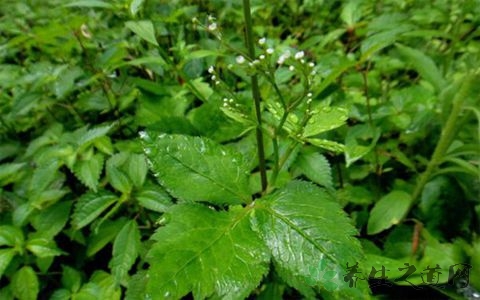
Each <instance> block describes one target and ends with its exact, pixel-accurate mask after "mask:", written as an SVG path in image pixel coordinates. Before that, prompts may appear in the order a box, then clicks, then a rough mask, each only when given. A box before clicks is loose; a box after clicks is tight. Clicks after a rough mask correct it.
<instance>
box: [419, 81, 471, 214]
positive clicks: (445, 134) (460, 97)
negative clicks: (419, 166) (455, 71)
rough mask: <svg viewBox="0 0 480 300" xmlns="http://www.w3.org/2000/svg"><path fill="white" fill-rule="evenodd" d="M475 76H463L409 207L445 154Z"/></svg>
mask: <svg viewBox="0 0 480 300" xmlns="http://www.w3.org/2000/svg"><path fill="white" fill-rule="evenodd" d="M475 77H476V76H475V75H473V76H471V75H470V76H468V75H467V76H466V78H465V81H464V82H463V83H462V85H461V87H460V89H459V91H458V92H457V94H456V95H455V98H453V103H452V110H451V112H450V115H449V116H448V119H447V123H446V124H445V127H444V128H443V130H442V133H441V135H440V140H439V141H438V144H437V146H436V147H435V150H434V152H433V155H432V158H431V159H430V161H429V163H428V165H427V168H426V170H425V171H424V172H423V174H422V175H421V177H420V180H419V181H418V183H417V186H416V187H415V190H414V192H413V195H412V202H411V204H410V209H411V208H412V207H413V205H414V204H415V203H416V202H417V201H418V199H419V197H420V195H421V193H422V191H423V188H424V187H425V185H426V184H427V182H428V181H429V180H430V177H431V176H432V174H433V172H434V171H435V169H436V168H437V167H438V165H439V164H440V163H441V162H442V159H443V157H444V156H445V153H446V152H447V150H448V147H450V144H451V142H452V140H453V138H454V136H455V131H456V129H457V126H456V124H457V119H458V116H459V115H460V112H461V110H462V105H463V102H464V100H465V98H466V97H467V96H468V93H469V91H470V88H471V86H472V84H473V82H474V79H475Z"/></svg>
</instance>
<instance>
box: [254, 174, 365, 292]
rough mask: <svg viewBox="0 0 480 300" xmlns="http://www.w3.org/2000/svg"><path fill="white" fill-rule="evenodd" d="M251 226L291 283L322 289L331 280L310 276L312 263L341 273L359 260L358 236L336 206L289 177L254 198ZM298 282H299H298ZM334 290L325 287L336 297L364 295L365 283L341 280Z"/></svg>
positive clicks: (313, 188)
mask: <svg viewBox="0 0 480 300" xmlns="http://www.w3.org/2000/svg"><path fill="white" fill-rule="evenodd" d="M252 224H253V226H254V228H255V229H256V230H258V232H259V234H260V236H261V237H262V239H263V240H264V241H265V243H266V244H267V246H268V247H269V248H270V250H271V252H272V256H273V261H274V263H275V264H276V266H277V268H278V270H279V271H280V274H281V276H282V277H283V278H284V279H285V280H287V282H289V283H290V284H294V286H295V287H297V286H298V287H300V288H303V290H305V292H308V290H306V289H305V287H303V285H304V284H305V283H308V282H310V283H311V282H312V281H313V282H314V283H315V284H314V285H313V286H312V287H316V288H322V287H323V288H324V286H323V285H324V284H326V283H328V282H329V281H330V280H325V279H323V278H314V279H312V278H311V277H312V274H311V270H310V269H309V267H310V266H311V264H317V263H320V262H322V261H323V260H325V265H326V266H327V267H326V268H327V269H328V270H331V271H334V272H336V273H337V274H338V275H339V276H341V275H343V274H344V272H345V270H344V266H346V264H347V263H350V264H351V263H355V262H358V261H360V260H361V259H362V258H363V253H362V249H361V246H360V243H359V242H358V240H357V239H356V238H354V237H353V236H354V235H356V234H357V232H356V230H355V228H354V227H353V226H352V225H351V223H350V222H349V220H348V218H347V216H346V214H345V213H344V212H343V211H342V209H341V207H340V205H339V204H338V203H337V202H335V201H334V199H333V198H332V197H331V196H330V195H329V194H328V193H327V192H326V191H325V190H323V189H321V188H319V187H317V186H315V185H313V184H311V183H307V182H301V181H293V182H291V183H290V184H289V185H287V186H286V187H285V188H283V189H280V190H278V191H277V192H275V193H273V194H271V195H268V196H266V197H264V198H262V199H259V200H257V202H256V206H255V213H254V214H253V215H252ZM302 282H303V283H304V284H302ZM335 283H336V284H338V290H336V291H334V292H332V291H328V290H327V291H326V292H325V293H326V294H331V296H332V297H335V298H342V297H343V298H352V297H354V296H356V297H359V295H362V294H368V285H363V286H361V287H358V286H357V288H355V289H350V288H348V285H346V283H345V282H344V281H343V280H341V279H340V280H339V278H338V277H337V280H336V281H335Z"/></svg>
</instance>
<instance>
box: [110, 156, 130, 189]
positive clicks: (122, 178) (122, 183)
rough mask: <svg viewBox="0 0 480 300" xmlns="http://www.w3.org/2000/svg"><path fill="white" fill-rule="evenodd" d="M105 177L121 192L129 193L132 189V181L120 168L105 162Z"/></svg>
mask: <svg viewBox="0 0 480 300" xmlns="http://www.w3.org/2000/svg"><path fill="white" fill-rule="evenodd" d="M107 178H108V181H109V182H110V184H111V185H112V186H113V187H114V188H115V189H116V190H118V191H120V192H122V193H130V191H131V190H132V187H133V185H132V182H131V181H130V179H129V178H128V176H127V174H125V173H124V172H123V171H122V170H120V169H119V168H117V167H116V166H114V165H113V164H109V163H107Z"/></svg>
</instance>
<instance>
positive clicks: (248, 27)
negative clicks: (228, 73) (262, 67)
mask: <svg viewBox="0 0 480 300" xmlns="http://www.w3.org/2000/svg"><path fill="white" fill-rule="evenodd" d="M243 16H244V18H245V31H246V32H245V42H246V46H247V49H248V55H249V56H250V58H251V59H253V58H255V49H254V47H253V32H252V27H253V26H252V15H251V12H250V0H243ZM251 81H252V96H253V101H254V105H255V115H256V117H257V129H256V136H257V148H258V163H259V168H260V179H261V182H262V193H264V192H265V191H266V189H267V185H268V184H267V168H266V164H265V149H264V145H263V132H262V115H261V110H260V101H261V99H260V88H259V87H258V78H257V75H255V74H254V75H252V76H251Z"/></svg>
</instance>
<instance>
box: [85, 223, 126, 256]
mask: <svg viewBox="0 0 480 300" xmlns="http://www.w3.org/2000/svg"><path fill="white" fill-rule="evenodd" d="M124 225H125V219H120V220H115V221H110V220H105V222H103V223H102V224H101V225H99V226H98V228H96V230H95V231H94V232H93V233H92V234H91V235H90V236H89V239H88V243H87V253H86V254H87V256H92V255H94V254H95V253H97V252H98V251H100V250H101V249H103V247H105V246H106V245H107V244H108V243H110V242H111V241H113V239H114V238H115V237H116V236H117V234H118V232H119V231H120V229H122V228H123V226H124Z"/></svg>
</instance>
